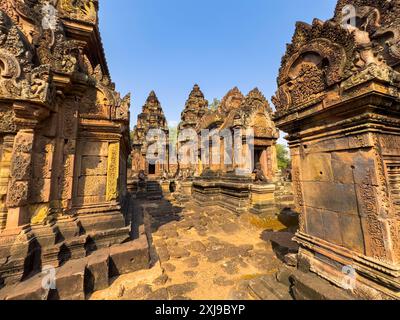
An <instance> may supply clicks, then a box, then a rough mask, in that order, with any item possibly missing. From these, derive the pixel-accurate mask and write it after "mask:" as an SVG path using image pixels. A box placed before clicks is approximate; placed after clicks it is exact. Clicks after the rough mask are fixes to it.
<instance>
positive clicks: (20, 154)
mask: <svg viewBox="0 0 400 320" xmlns="http://www.w3.org/2000/svg"><path fill="white" fill-rule="evenodd" d="M33 139H34V130H33V129H24V130H20V131H18V133H17V135H16V137H15V139H14V147H13V151H12V157H11V171H10V182H9V186H8V194H7V207H8V216H7V223H6V231H7V232H11V233H13V232H15V233H16V234H18V233H19V232H20V231H21V230H22V229H23V227H24V226H26V225H29V223H30V216H29V208H28V204H29V203H28V200H29V199H28V197H29V184H30V180H31V171H32V167H31V162H32V147H33Z"/></svg>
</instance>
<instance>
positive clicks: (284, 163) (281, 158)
mask: <svg viewBox="0 0 400 320" xmlns="http://www.w3.org/2000/svg"><path fill="white" fill-rule="evenodd" d="M276 154H277V157H278V167H279V169H280V170H285V169H287V168H288V167H289V165H290V157H289V150H288V148H287V147H286V146H284V145H282V144H278V145H276Z"/></svg>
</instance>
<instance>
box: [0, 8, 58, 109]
mask: <svg viewBox="0 0 400 320" xmlns="http://www.w3.org/2000/svg"><path fill="white" fill-rule="evenodd" d="M33 55H34V51H33V48H32V47H31V45H30V44H29V42H28V41H27V39H26V38H25V36H24V34H23V33H22V32H21V31H20V30H19V28H18V27H17V26H16V25H15V24H14V23H13V21H12V20H11V19H10V17H8V15H7V14H6V13H5V12H4V11H1V10H0V98H2V99H20V100H31V101H38V102H42V103H46V102H48V100H49V99H50V98H51V96H52V95H51V92H50V91H51V90H50V89H51V86H50V82H51V79H50V78H51V72H50V67H49V66H48V65H42V66H40V67H36V66H35V65H34V63H33V61H32V57H33Z"/></svg>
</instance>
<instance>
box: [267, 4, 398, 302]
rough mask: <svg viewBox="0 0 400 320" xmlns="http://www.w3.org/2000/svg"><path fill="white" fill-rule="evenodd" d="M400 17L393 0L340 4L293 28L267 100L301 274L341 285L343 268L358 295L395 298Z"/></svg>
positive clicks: (343, 277) (344, 282) (396, 275)
mask: <svg viewBox="0 0 400 320" xmlns="http://www.w3.org/2000/svg"><path fill="white" fill-rule="evenodd" d="M345 4H351V5H353V6H354V9H355V10H354V11H355V13H356V18H357V19H355V22H356V24H355V25H351V24H349V20H345V19H344V14H345V12H342V8H343V6H344V5H345ZM399 12H400V2H399V1H391V2H390V3H388V2H386V1H376V2H375V1H368V0H365V1H363V0H360V1H351V0H343V1H342V0H341V1H339V3H338V7H337V9H336V12H335V17H334V18H333V19H331V20H329V21H326V22H323V21H320V20H317V19H315V20H314V21H313V24H312V25H308V24H305V23H298V24H297V27H296V32H295V34H294V36H293V40H292V43H291V44H290V45H288V47H287V52H286V54H285V56H284V57H283V59H282V67H281V69H280V73H279V77H278V86H279V88H278V91H277V94H276V96H275V97H274V98H273V101H274V103H275V105H276V108H277V112H276V114H275V121H276V124H277V127H279V128H280V129H281V130H283V131H285V132H287V133H288V141H289V146H290V149H291V153H292V167H293V172H292V175H293V186H294V193H295V196H296V206H297V210H298V212H299V213H300V230H299V232H298V234H297V235H296V239H297V241H298V243H299V244H300V246H301V248H300V254H299V261H302V262H301V268H302V269H309V270H311V271H312V272H315V273H317V274H318V275H320V276H321V277H323V278H325V279H327V280H329V281H330V282H332V283H335V284H336V285H338V286H340V287H343V288H345V287H346V286H347V285H348V284H347V282H346V279H347V280H348V276H349V275H348V274H346V273H345V271H346V270H347V271H348V272H351V273H352V274H351V277H352V280H353V282H354V283H352V285H351V287H350V290H352V291H353V293H355V294H356V295H358V296H359V297H367V298H397V299H398V298H399V290H400V273H399V270H400V269H399V268H400V267H399V263H400V260H399V255H400V246H399V244H400V238H399V226H400V220H399V215H398V210H397V209H398V208H397V206H398V190H399V182H398V181H399V178H398V175H399V171H398V170H399V166H398V163H399V158H400V153H399V148H398V146H397V144H398V142H399V141H398V137H399V135H398V124H399V115H398V111H397V110H398V107H399V103H400V94H399V93H400V89H399V88H400V85H399V84H400V75H399V73H398V72H397V71H396V70H397V69H398V65H399V59H400V56H399V55H398V43H399V42H398V33H397V31H394V30H395V29H396V30H398V24H399V21H400V20H399V19H398V15H399ZM386 36H387V37H389V38H390V40H389V41H388V38H386ZM349 270H350V271H349ZM346 277H347V278H346Z"/></svg>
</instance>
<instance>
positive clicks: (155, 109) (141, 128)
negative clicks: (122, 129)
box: [133, 91, 168, 145]
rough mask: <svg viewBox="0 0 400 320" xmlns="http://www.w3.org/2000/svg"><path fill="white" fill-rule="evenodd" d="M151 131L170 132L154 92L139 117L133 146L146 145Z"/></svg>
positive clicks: (134, 132)
mask: <svg viewBox="0 0 400 320" xmlns="http://www.w3.org/2000/svg"><path fill="white" fill-rule="evenodd" d="M150 129H161V130H163V131H164V132H167V131H168V124H167V120H166V118H165V115H164V111H163V109H162V107H161V103H160V101H159V100H158V98H157V95H156V93H155V92H154V91H151V92H150V94H149V96H148V98H147V100H146V103H145V105H144V106H143V107H142V113H141V114H139V115H138V120H137V125H136V126H135V128H134V131H133V145H143V144H145V141H144V140H145V138H146V135H147V132H148V131H149V130H150Z"/></svg>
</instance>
